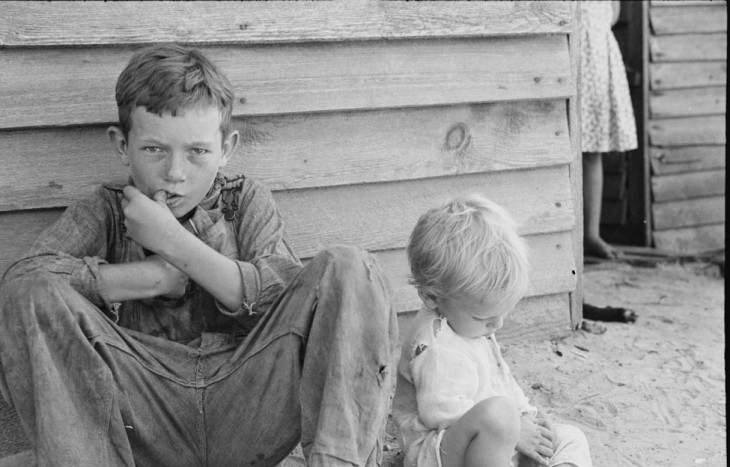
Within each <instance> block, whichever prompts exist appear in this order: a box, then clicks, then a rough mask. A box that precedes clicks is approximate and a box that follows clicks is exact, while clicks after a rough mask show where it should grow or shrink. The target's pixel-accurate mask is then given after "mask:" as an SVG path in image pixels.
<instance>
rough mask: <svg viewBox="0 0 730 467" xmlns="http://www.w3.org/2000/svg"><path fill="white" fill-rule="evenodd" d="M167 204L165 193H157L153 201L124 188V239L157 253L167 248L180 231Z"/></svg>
mask: <svg viewBox="0 0 730 467" xmlns="http://www.w3.org/2000/svg"><path fill="white" fill-rule="evenodd" d="M166 200H167V195H166V194H165V192H164V191H158V192H156V193H155V194H154V195H153V199H149V198H148V197H147V196H145V195H144V193H142V192H141V191H139V190H138V189H137V188H136V187H133V186H129V185H128V186H125V187H124V198H123V199H122V210H123V211H124V227H125V228H126V229H127V236H128V237H129V238H131V239H132V240H134V241H135V242H137V243H139V244H140V245H142V246H143V247H144V248H147V249H148V250H151V251H154V252H156V253H159V252H160V251H161V249H162V248H164V247H165V246H169V243H170V239H171V237H172V236H174V235H175V233H176V232H177V231H178V229H181V228H182V227H181V226H180V224H179V223H178V221H177V219H175V216H174V215H173V214H172V211H170V208H168V207H167V204H166ZM183 230H184V229H183Z"/></svg>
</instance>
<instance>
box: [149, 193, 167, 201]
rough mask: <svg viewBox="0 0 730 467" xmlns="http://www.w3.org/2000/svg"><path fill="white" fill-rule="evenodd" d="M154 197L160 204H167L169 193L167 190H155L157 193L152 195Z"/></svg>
mask: <svg viewBox="0 0 730 467" xmlns="http://www.w3.org/2000/svg"><path fill="white" fill-rule="evenodd" d="M152 199H153V200H155V202H157V203H159V204H167V193H166V192H165V190H159V191H155V194H153V195H152Z"/></svg>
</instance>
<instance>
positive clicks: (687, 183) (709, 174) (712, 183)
mask: <svg viewBox="0 0 730 467" xmlns="http://www.w3.org/2000/svg"><path fill="white" fill-rule="evenodd" d="M651 187H652V193H653V197H654V202H655V203H660V202H663V201H675V200H685V199H692V198H704V197H707V196H714V195H724V194H725V171H724V170H708V171H704V172H690V173H683V174H672V175H663V176H659V177H652V178H651Z"/></svg>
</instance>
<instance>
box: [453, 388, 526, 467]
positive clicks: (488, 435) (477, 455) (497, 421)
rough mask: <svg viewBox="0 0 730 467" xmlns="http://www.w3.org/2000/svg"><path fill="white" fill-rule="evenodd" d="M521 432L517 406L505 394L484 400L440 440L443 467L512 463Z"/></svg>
mask: <svg viewBox="0 0 730 467" xmlns="http://www.w3.org/2000/svg"><path fill="white" fill-rule="evenodd" d="M519 434H520V419H519V415H518V412H517V409H516V408H515V406H514V405H513V404H512V402H511V401H510V400H509V399H507V398H505V397H490V398H489V399H485V400H483V401H481V402H479V403H478V404H476V405H475V406H474V407H472V408H471V409H470V410H469V411H468V412H467V413H465V414H464V415H463V416H462V417H461V418H460V419H459V420H457V421H456V422H455V423H454V424H453V425H451V426H450V427H449V428H448V429H447V430H446V432H445V433H444V435H443V438H442V439H441V463H442V464H443V467H456V466H465V467H469V466H479V467H504V466H506V465H509V463H510V459H511V458H512V455H513V454H514V451H515V446H516V444H517V438H518V437H519Z"/></svg>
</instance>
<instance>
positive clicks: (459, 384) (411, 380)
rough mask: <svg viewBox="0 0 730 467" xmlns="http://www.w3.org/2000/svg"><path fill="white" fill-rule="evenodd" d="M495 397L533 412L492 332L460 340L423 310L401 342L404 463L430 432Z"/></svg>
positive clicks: (396, 410)
mask: <svg viewBox="0 0 730 467" xmlns="http://www.w3.org/2000/svg"><path fill="white" fill-rule="evenodd" d="M493 396H505V397H507V398H509V399H511V400H512V401H513V403H514V405H515V406H516V407H517V408H518V410H519V411H520V413H521V414H523V413H529V414H531V415H533V416H534V415H536V414H537V408H535V407H533V406H532V405H530V403H529V400H528V398H527V397H526V396H525V393H524V392H523V391H522V389H521V388H520V387H519V386H518V385H517V382H516V381H515V379H514V378H513V377H512V374H511V373H510V370H509V367H508V366H507V362H505V361H504V358H502V354H501V352H500V349H499V346H498V345H497V342H496V340H495V339H494V335H493V334H492V335H491V336H489V337H477V338H468V337H463V336H460V335H458V334H456V333H455V332H454V331H453V330H452V329H451V328H450V327H449V325H448V323H447V321H446V318H443V317H441V316H439V315H438V313H436V312H435V311H432V310H429V309H427V308H425V307H424V308H422V309H421V310H420V311H419V312H418V314H417V315H416V318H415V321H414V322H413V324H412V327H411V332H410V333H409V335H408V336H407V337H406V340H405V341H404V344H403V352H402V354H401V359H400V362H399V364H398V383H397V387H396V394H395V398H394V399H393V417H394V419H395V422H396V424H397V426H398V428H399V430H400V441H401V444H402V447H403V450H404V452H405V454H406V459H405V462H404V465H415V460H414V459H415V458H416V457H417V456H418V450H419V449H420V447H419V446H420V443H421V442H422V441H423V440H424V439H425V438H426V437H427V435H428V434H429V433H430V432H432V431H441V430H444V429H446V428H448V427H449V426H451V424H453V423H454V422H455V421H457V420H458V419H459V418H461V416H462V415H464V414H465V413H466V412H467V411H469V409H471V408H472V407H473V406H474V405H475V404H477V403H478V402H480V401H482V400H484V399H486V398H488V397H493Z"/></svg>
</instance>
